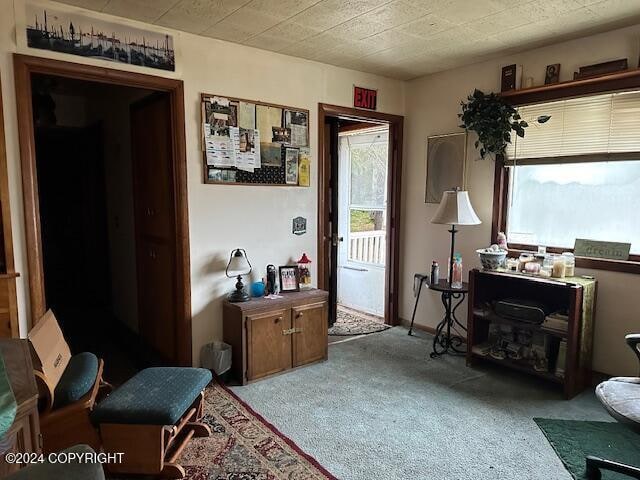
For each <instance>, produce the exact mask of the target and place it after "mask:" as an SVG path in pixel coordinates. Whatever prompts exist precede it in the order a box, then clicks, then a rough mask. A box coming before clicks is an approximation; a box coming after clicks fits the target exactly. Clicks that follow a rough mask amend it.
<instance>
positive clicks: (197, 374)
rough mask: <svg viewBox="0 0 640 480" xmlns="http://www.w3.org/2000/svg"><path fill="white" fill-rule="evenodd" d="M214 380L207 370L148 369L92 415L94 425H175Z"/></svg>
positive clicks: (121, 388) (130, 381)
mask: <svg viewBox="0 0 640 480" xmlns="http://www.w3.org/2000/svg"><path fill="white" fill-rule="evenodd" d="M210 381H211V372H210V371H209V370H205V369H204V368H185V367H154V368H146V369H144V370H142V371H141V372H139V373H138V374H136V375H135V376H134V377H133V378H131V379H129V380H128V381H126V382H125V383H124V384H123V385H122V386H121V387H120V388H118V389H116V390H115V391H114V392H113V393H111V395H109V396H108V397H107V398H106V399H105V400H104V401H102V402H101V403H100V404H99V405H98V406H97V407H96V409H95V410H94V411H93V413H92V415H91V420H92V421H93V423H94V424H101V423H126V424H133V425H173V424H175V423H176V422H177V421H178V420H179V419H180V417H181V416H182V415H183V414H184V413H185V412H186V411H187V409H188V408H189V407H190V406H191V404H192V403H193V402H194V401H195V400H196V398H197V397H198V395H199V394H200V392H201V391H202V390H203V389H204V387H206V386H207V385H208V383H209V382H210Z"/></svg>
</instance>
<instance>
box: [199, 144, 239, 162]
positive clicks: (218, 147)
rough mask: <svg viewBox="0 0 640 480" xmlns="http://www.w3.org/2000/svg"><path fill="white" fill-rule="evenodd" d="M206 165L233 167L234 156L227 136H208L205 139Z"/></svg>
mask: <svg viewBox="0 0 640 480" xmlns="http://www.w3.org/2000/svg"><path fill="white" fill-rule="evenodd" d="M205 152H206V156H207V165H209V166H211V165H213V166H216V167H235V166H236V162H235V156H234V151H233V148H232V145H231V138H229V137H209V138H206V139H205Z"/></svg>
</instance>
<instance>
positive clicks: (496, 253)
mask: <svg viewBox="0 0 640 480" xmlns="http://www.w3.org/2000/svg"><path fill="white" fill-rule="evenodd" d="M476 253H477V254H478V256H479V257H480V263H481V264H482V268H484V269H485V270H496V269H497V268H500V267H502V266H504V261H505V259H506V258H507V251H506V250H490V251H487V250H486V249H484V248H479V249H478V250H476Z"/></svg>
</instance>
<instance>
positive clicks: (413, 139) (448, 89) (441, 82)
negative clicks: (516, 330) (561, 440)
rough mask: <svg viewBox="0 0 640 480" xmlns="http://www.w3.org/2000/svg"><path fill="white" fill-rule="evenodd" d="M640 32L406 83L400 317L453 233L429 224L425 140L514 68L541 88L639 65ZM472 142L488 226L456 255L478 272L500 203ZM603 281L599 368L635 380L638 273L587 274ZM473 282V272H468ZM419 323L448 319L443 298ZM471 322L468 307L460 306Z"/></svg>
mask: <svg viewBox="0 0 640 480" xmlns="http://www.w3.org/2000/svg"><path fill="white" fill-rule="evenodd" d="M639 37H640V26H634V27H630V28H625V29H621V30H617V31H613V32H608V33H605V34H600V35H594V36H591V37H587V38H581V39H578V40H572V41H568V42H564V43H560V44H557V45H552V46H549V47H544V48H540V49H536V50H532V51H529V52H525V53H521V54H517V55H511V56H505V57H503V58H500V59H497V60H491V61H486V62H483V63H479V64H475V65H470V66H467V67H463V68H457V69H454V70H449V71H446V72H442V73H438V74H434V75H430V76H427V77H422V78H419V79H415V80H413V81H410V82H407V90H406V97H407V103H406V110H405V115H406V118H405V145H404V148H405V149H404V152H405V157H404V158H405V161H404V172H403V179H404V180H403V210H402V212H403V218H402V231H401V244H402V252H403V254H402V262H403V263H402V264H401V292H400V294H401V303H400V316H401V318H403V319H410V318H411V313H412V309H413V305H414V298H413V293H412V286H413V274H414V273H416V272H417V271H419V270H421V271H428V270H429V266H430V265H431V261H432V260H433V259H436V260H438V261H439V262H440V263H441V264H443V263H446V261H447V257H448V254H449V238H450V237H449V233H447V228H446V227H445V226H443V225H431V224H430V223H429V220H430V219H431V217H432V216H433V214H434V213H435V209H436V208H437V205H431V204H425V203H424V195H425V178H426V177H425V176H426V141H427V137H428V136H430V135H436V134H443V133H451V132H457V131H460V129H459V127H458V125H459V123H460V122H459V120H458V117H457V113H458V112H459V111H460V102H461V101H462V100H464V99H465V98H466V96H467V95H468V94H469V93H471V92H472V91H473V89H474V88H479V89H480V90H484V91H499V90H500V69H501V67H503V66H505V65H509V64H512V63H517V64H521V65H523V66H524V73H523V77H533V79H534V85H541V84H543V83H544V72H545V66H546V65H548V64H552V63H561V64H562V67H561V80H569V79H571V78H572V77H573V72H574V71H575V70H577V69H578V67H579V66H580V65H588V64H592V63H597V62H601V61H606V60H612V59H616V58H624V57H627V58H628V59H629V62H630V66H632V67H635V66H636V62H637V59H638V57H639V55H640V52H639V42H638V38H639ZM478 158H479V155H478V154H477V152H476V151H475V149H474V148H473V142H472V141H470V142H469V153H468V156H467V162H468V175H467V185H468V189H469V194H470V197H471V202H472V204H473V206H474V208H475V210H476V212H477V213H478V215H479V216H480V218H481V219H482V222H483V223H482V225H479V226H474V227H461V233H459V234H458V235H457V245H458V247H457V250H458V251H460V252H461V253H462V256H463V263H464V266H465V271H468V270H469V268H473V267H476V266H479V261H478V259H477V257H476V254H475V249H476V248H479V247H483V246H487V245H488V244H489V243H490V236H491V214H492V212H491V208H492V203H493V173H494V162H493V160H483V161H481V160H479V159H478ZM579 273H580V274H585V273H589V274H591V275H595V276H596V277H597V278H598V280H599V287H598V305H597V313H596V317H597V318H596V328H595V345H594V358H593V368H594V369H595V370H597V371H600V372H604V373H608V374H612V375H631V374H636V373H637V371H638V365H637V359H636V358H635V356H634V355H633V353H632V352H631V350H630V349H628V347H627V346H626V344H625V343H624V334H626V333H631V332H638V331H640V324H639V323H638V319H640V302H639V301H638V298H637V292H638V291H639V290H638V289H639V288H640V277H639V276H637V275H631V274H623V273H614V272H604V271H599V270H595V271H589V272H587V271H584V270H579ZM465 277H466V273H465ZM420 303H421V304H420V307H419V309H418V312H417V314H416V322H417V323H419V324H422V325H426V326H430V327H435V326H436V325H437V323H438V322H439V321H440V319H441V318H442V314H443V312H442V304H441V303H440V299H439V297H438V296H437V295H436V294H434V293H430V294H427V295H423V296H422V298H421V301H420ZM459 316H460V317H463V318H461V320H464V319H466V306H464V307H462V306H461V308H460V315H459Z"/></svg>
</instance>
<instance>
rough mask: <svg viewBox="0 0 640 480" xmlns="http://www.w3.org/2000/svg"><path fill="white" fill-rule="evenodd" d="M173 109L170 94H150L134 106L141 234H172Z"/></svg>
mask: <svg viewBox="0 0 640 480" xmlns="http://www.w3.org/2000/svg"><path fill="white" fill-rule="evenodd" d="M170 110H171V105H170V103H169V96H168V95H159V96H155V97H150V98H149V99H144V100H142V101H140V102H138V103H135V104H134V105H132V107H131V155H132V161H133V181H134V207H135V218H136V227H137V229H138V233H139V234H140V235H148V236H153V237H160V238H165V237H171V236H173V223H174V222H175V212H174V198H173V197H174V196H173V185H172V179H173V170H172V165H171V154H172V153H171V152H172V148H173V147H172V143H171V135H172V134H171V122H170V121H169V119H170V118H171V115H170ZM154 172H159V174H158V175H155V174H154Z"/></svg>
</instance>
